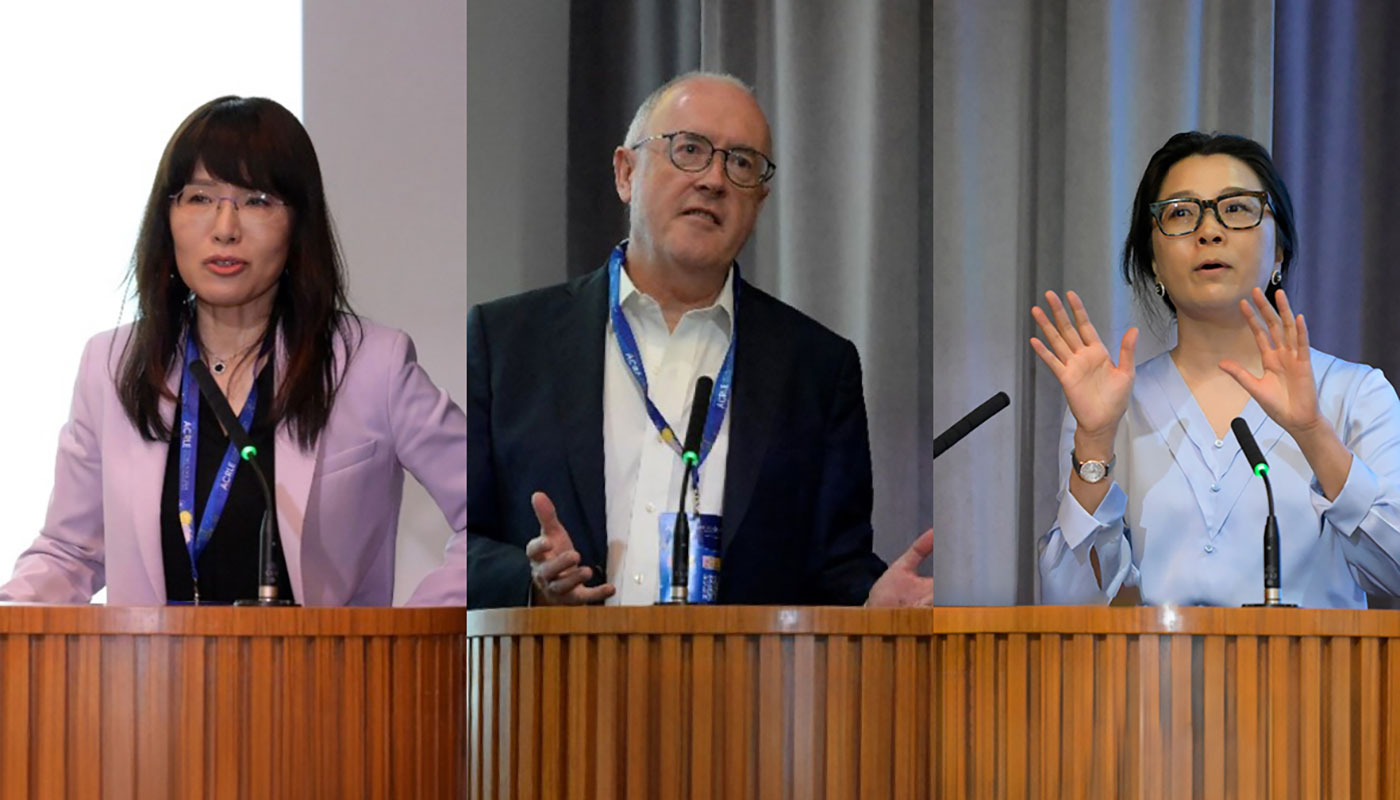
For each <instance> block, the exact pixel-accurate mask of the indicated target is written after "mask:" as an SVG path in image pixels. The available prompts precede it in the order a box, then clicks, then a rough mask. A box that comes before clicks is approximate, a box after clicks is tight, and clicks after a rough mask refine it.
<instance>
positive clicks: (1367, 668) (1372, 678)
mask: <svg viewBox="0 0 1400 800" xmlns="http://www.w3.org/2000/svg"><path fill="white" fill-rule="evenodd" d="M1357 661H1358V664H1357V667H1358V669H1357V670H1356V675H1357V677H1358V680H1357V681H1356V687H1357V697H1356V701H1357V703H1358V705H1359V708H1360V720H1359V723H1360V726H1359V727H1360V730H1359V734H1360V735H1359V737H1358V739H1357V742H1356V751H1357V755H1356V758H1357V760H1359V761H1360V767H1361V769H1360V771H1359V772H1358V774H1357V779H1358V782H1359V784H1360V785H1359V786H1358V787H1357V789H1356V793H1357V794H1358V795H1359V796H1361V797H1377V796H1379V795H1380V792H1381V764H1382V758H1383V756H1382V751H1381V741H1382V738H1383V737H1382V728H1381V719H1380V714H1381V697H1382V693H1381V656H1380V643H1379V642H1378V641H1377V640H1376V639H1373V638H1370V637H1367V638H1364V639H1361V640H1360V641H1359V642H1358V653H1357Z"/></svg>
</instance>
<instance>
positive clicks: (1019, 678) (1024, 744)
mask: <svg viewBox="0 0 1400 800" xmlns="http://www.w3.org/2000/svg"><path fill="white" fill-rule="evenodd" d="M467 675H468V681H467V683H468V688H467V691H468V697H467V708H468V712H467V739H468V745H467V749H468V754H467V776H468V777H467V796H468V797H469V798H474V799H475V798H512V799H514V798H520V799H521V800H525V799H526V798H548V799H549V800H556V799H557V800H565V799H566V798H579V799H582V798H603V799H605V800H611V798H648V800H650V799H651V798H677V800H681V799H682V798H716V799H718V798H723V799H724V800H741V798H793V799H794V800H817V798H829V799H830V800H854V799H855V798H934V797H936V798H978V799H979V800H981V799H982V798H987V799H988V800H990V799H991V798H1081V797H1083V798H1164V799H1166V798H1172V799H1174V798H1186V797H1195V798H1212V799H1213V798H1229V797H1240V798H1255V797H1280V798H1304V799H1306V798H1316V797H1332V798H1370V797H1387V798H1394V797H1400V611H1359V612H1357V611H1314V610H1304V609H1212V608H1179V609H1178V608H1170V607H1164V608H1086V607H1048V606H1047V607H1020V608H935V609H921V610H867V609H841V608H734V607H711V608H705V607H690V608H665V607H661V608H655V607H653V608H599V607H590V608H581V609H552V608H551V609H502V610H492V611H473V612H469V613H468V614H467Z"/></svg>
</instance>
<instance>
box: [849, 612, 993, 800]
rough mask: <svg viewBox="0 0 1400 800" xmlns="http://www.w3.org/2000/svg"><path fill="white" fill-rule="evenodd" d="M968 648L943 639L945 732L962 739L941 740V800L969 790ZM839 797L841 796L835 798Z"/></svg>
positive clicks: (960, 638) (961, 641) (957, 639)
mask: <svg viewBox="0 0 1400 800" xmlns="http://www.w3.org/2000/svg"><path fill="white" fill-rule="evenodd" d="M967 646H968V637H967V636H965V635H949V636H945V637H944V638H943V648H942V649H943V676H942V677H943V686H942V693H943V697H942V703H941V706H942V711H943V716H942V729H943V730H945V731H952V730H961V731H964V734H963V735H962V736H958V737H952V736H944V737H940V739H941V740H942V742H943V752H942V758H941V759H940V760H941V762H942V763H941V765H940V766H941V769H940V772H941V773H942V774H941V776H940V777H941V778H942V789H941V791H940V792H938V793H936V794H938V795H939V796H940V797H966V796H968V789H967V786H968V784H967V737H966V733H965V732H966V731H967V727H968V726H967V683H968V680H967V677H968V676H967V672H968V669H967ZM833 795H834V796H837V797H840V796H842V795H835V793H833Z"/></svg>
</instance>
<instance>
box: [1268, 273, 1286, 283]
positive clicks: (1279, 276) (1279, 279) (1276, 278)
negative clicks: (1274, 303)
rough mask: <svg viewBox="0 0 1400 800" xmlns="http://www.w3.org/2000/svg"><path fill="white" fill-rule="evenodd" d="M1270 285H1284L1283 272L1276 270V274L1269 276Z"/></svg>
mask: <svg viewBox="0 0 1400 800" xmlns="http://www.w3.org/2000/svg"><path fill="white" fill-rule="evenodd" d="M1269 283H1271V284H1273V285H1274V286H1278V285H1279V284H1280V283H1283V270H1281V269H1276V270H1274V274H1272V275H1270V276H1269Z"/></svg>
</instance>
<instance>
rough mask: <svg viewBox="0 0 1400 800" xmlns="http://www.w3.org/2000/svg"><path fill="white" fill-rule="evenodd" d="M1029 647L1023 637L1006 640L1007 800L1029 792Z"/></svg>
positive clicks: (1018, 799)
mask: <svg viewBox="0 0 1400 800" xmlns="http://www.w3.org/2000/svg"><path fill="white" fill-rule="evenodd" d="M1030 667H1031V664H1030V643H1029V642H1028V641H1027V637H1026V635H1025V634H1024V633H1013V634H1011V635H1010V636H1008V637H1006V722H1005V723H1004V724H1003V725H1002V730H1004V731H1005V732H1006V733H1005V736H1006V767H1007V769H1006V778H1007V780H1006V796H1007V797H1008V798H1010V800H1025V798H1026V794H1027V792H1028V791H1029V788H1030V787H1029V782H1028V780H1027V779H1028V778H1029V773H1030V760H1029V753H1028V748H1027V744H1028V742H1029V740H1030V731H1031V724H1030V707H1029V706H1028V705H1027V693H1028V691H1029V686H1028V684H1027V680H1026V676H1027V675H1029V674H1030Z"/></svg>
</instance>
